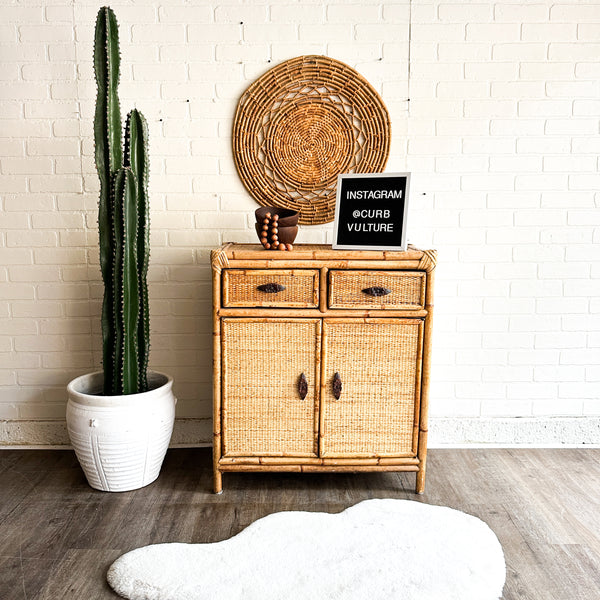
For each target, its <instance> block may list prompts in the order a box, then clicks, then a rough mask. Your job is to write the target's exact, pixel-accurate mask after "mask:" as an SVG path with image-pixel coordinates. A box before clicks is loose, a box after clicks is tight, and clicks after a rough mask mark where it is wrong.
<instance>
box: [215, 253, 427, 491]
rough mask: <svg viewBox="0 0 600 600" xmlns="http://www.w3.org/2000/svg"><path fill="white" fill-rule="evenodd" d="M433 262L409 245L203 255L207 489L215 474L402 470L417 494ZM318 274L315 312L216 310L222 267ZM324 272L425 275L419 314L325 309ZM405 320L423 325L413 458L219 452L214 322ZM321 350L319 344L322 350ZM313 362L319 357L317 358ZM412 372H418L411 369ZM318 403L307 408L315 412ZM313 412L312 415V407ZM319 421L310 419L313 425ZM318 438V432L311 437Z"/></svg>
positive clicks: (421, 478)
mask: <svg viewBox="0 0 600 600" xmlns="http://www.w3.org/2000/svg"><path fill="white" fill-rule="evenodd" d="M436 263H437V253H436V251H435V250H426V251H423V250H419V249H417V248H414V247H412V246H409V247H408V249H407V250H406V251H405V252H388V251H346V250H332V249H331V246H328V245H315V244H297V245H295V246H294V250H293V251H292V252H289V253H288V252H286V253H283V252H277V251H266V250H264V249H263V248H262V246H260V245H256V244H231V243H229V244H225V245H223V246H222V247H221V248H219V249H217V250H214V251H213V252H212V253H211V267H212V285H213V289H212V299H213V311H212V314H213V487H214V491H215V493H220V492H221V491H222V473H223V472H232V471H237V472H252V471H253V472H260V471H282V472H283V471H287V472H299V473H303V472H359V471H361V472H371V471H386V472H387V471H389V472H396V471H409V472H415V473H416V488H415V491H416V492H417V493H423V492H424V489H425V473H426V462H427V434H428V413H429V384H430V378H431V333H432V326H433V322H432V319H433V306H434V304H433V286H434V271H435V267H436ZM230 268H231V269H265V270H268V269H318V270H319V271H320V276H319V282H318V289H317V292H318V296H319V297H318V302H317V307H318V308H306V309H302V308H289V307H281V308H260V307H257V308H223V306H222V271H223V270H224V269H230ZM332 269H337V270H339V269H356V270H384V271H387V270H397V271H398V270H399V271H402V270H406V271H422V272H424V273H425V277H426V281H425V306H424V308H423V309H421V310H390V309H385V308H383V309H375V310H373V309H369V310H365V309H353V308H348V309H332V308H329V307H328V302H327V297H328V286H329V282H328V273H329V271H330V270H332ZM223 317H242V318H244V317H246V318H248V317H250V318H258V319H260V318H293V319H297V318H315V317H316V318H326V319H331V318H341V319H352V318H362V319H365V320H366V319H372V318H397V317H400V318H406V319H421V320H422V321H423V328H422V330H423V335H422V336H421V339H420V345H421V347H420V348H419V355H420V356H421V357H422V358H421V363H420V375H419V373H418V372H417V374H416V377H417V378H418V379H420V397H419V394H417V397H418V398H417V402H416V406H415V427H414V433H413V435H414V436H415V438H416V439H417V444H416V447H417V455H416V457H415V456H414V455H413V456H393V457H375V458H364V457H359V456H357V457H348V458H335V459H334V458H322V457H317V458H312V457H293V456H281V457H279V456H271V457H261V456H258V457H252V456H244V457H231V458H225V457H223V454H222V423H221V418H222V397H221V394H222V384H223V382H222V379H221V371H222V370H221V364H222V356H221V318H223ZM322 347H323V344H322ZM320 360H321V361H323V360H324V357H323V356H322V355H321V357H320ZM417 371H418V369H417ZM320 403H321V398H318V399H317V401H316V402H315V406H316V407H318V408H319V410H320ZM315 410H316V409H315ZM317 418H318V419H319V420H320V418H321V416H320V414H319V415H317V414H315V419H317ZM317 433H318V435H320V428H319V431H318V432H317Z"/></svg>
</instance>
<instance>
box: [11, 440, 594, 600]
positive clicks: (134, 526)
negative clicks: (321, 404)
mask: <svg viewBox="0 0 600 600" xmlns="http://www.w3.org/2000/svg"><path fill="white" fill-rule="evenodd" d="M414 477H415V476H414V474H406V473H404V474H396V473H381V474H379V473H370V474H315V475H297V474H285V473H283V474H265V473H262V474H250V473H243V474H242V473H240V474H225V475H224V477H223V483H224V493H223V494H222V495H220V496H217V495H214V494H212V493H211V483H212V481H211V460H210V451H209V450H208V449H202V448H200V449H198V448H197V449H177V450H170V451H169V453H168V455H167V459H166V461H165V464H164V466H163V470H162V473H161V476H160V478H159V479H158V480H157V481H156V482H155V483H153V484H152V485H150V486H148V487H147V488H144V489H142V490H137V491H135V492H124V493H119V494H109V493H103V492H97V491H95V490H92V489H91V488H89V487H88V486H87V484H86V482H85V479H84V477H83V474H82V472H81V470H80V469H79V466H78V464H77V461H76V459H75V456H74V454H73V452H71V451H68V450H2V451H0V599H1V600H50V599H52V600H56V599H77V600H105V599H106V600H108V599H114V598H118V596H116V595H115V594H114V593H113V592H112V591H111V590H110V588H109V587H108V586H107V584H106V583H105V574H106V569H107V568H108V566H109V565H110V564H111V562H112V561H113V560H115V559H116V558H117V557H118V556H120V555H121V554H122V553H123V552H127V551H129V550H131V549H133V548H137V547H139V546H143V545H146V544H152V543H161V542H175V541H178V542H213V541H218V540H222V539H225V538H228V537H230V536H232V535H234V534H236V533H238V532H239V531H241V530H242V529H243V528H244V527H246V526H247V525H249V524H250V523H252V522H253V521H255V520H256V519H258V518H260V517H262V516H265V515H267V514H270V513H272V512H276V511H281V510H311V511H328V512H339V511H340V510H343V509H345V508H347V507H348V506H351V505H353V504H355V503H356V502H359V501H361V500H365V499H368V498H407V499H410V500H415V501H417V502H427V503H429V504H440V505H445V506H450V507H452V508H456V509H459V510H462V511H465V512H468V513H470V514H473V515H475V516H478V517H480V518H481V519H483V520H484V521H486V522H487V523H488V524H489V526H490V527H491V528H492V529H493V530H494V531H495V533H496V535H497V536H498V538H499V539H500V541H501V543H502V546H503V548H504V552H505V556H506V562H507V581H506V586H505V590H504V596H503V598H504V600H517V599H518V600H598V599H599V598H600V449H581V450H580V449H551V450H550V449H544V450H533V449H517V450H513V449H472V450H454V449H453V450H430V452H429V465H428V473H427V486H426V493H425V494H424V495H423V496H415V495H414V494H413V489H414ZM290 600H293V594H292V595H290ZM391 600H392V599H391ZM440 600H444V599H440Z"/></svg>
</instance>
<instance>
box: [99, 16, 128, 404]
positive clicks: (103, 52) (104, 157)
mask: <svg viewBox="0 0 600 600" xmlns="http://www.w3.org/2000/svg"><path fill="white" fill-rule="evenodd" d="M119 65H120V58H119V33H118V27H117V19H116V17H115V14H114V12H113V11H112V10H111V9H110V8H108V7H104V8H101V9H100V10H99V12H98V18H97V19H96V32H95V39H94V71H95V75H96V85H97V97H96V113H95V116H94V141H95V158H96V170H97V172H98V177H99V179H100V199H99V203H98V229H99V234H100V268H101V271H102V279H103V281H104V286H105V288H104V301H103V303H102V355H103V367H104V372H105V390H104V392H105V394H108V393H110V382H111V381H112V379H113V378H112V369H111V362H112V361H111V355H112V338H113V332H112V327H111V322H112V321H111V316H110V312H111V310H112V309H111V307H112V304H113V293H112V274H111V271H112V254H113V252H112V248H111V234H110V231H111V229H112V207H111V195H112V185H113V179H114V174H115V173H116V171H117V170H118V169H119V168H120V167H121V166H122V150H121V111H120V107H119V98H118V95H117V86H118V84H119Z"/></svg>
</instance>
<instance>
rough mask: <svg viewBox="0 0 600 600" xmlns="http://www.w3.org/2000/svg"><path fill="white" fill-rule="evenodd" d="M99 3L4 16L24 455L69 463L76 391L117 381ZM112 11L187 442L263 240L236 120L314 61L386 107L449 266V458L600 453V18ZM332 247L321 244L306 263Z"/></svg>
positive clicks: (18, 405) (0, 111) (0, 304)
mask: <svg viewBox="0 0 600 600" xmlns="http://www.w3.org/2000/svg"><path fill="white" fill-rule="evenodd" d="M101 5H102V3H101V2H95V1H89V0H77V1H76V2H73V1H72V0H45V1H44V2H42V0H20V1H18V2H17V1H12V2H4V3H3V5H2V7H1V8H0V17H1V18H0V56H1V58H2V60H1V63H0V80H2V86H1V87H0V208H1V213H0V443H3V444H19V443H26V444H63V443H65V441H66V437H65V431H64V423H63V418H64V411H65V391H64V388H65V385H66V383H67V382H68V381H69V380H70V379H71V378H73V377H74V376H76V375H78V374H81V373H84V372H88V371H90V370H95V369H98V368H100V331H99V313H100V302H101V294H102V286H101V285H100V274H99V267H98V252H97V248H96V243H97V231H96V204H97V191H98V182H97V178H96V174H95V169H94V164H93V138H92V120H93V112H94V97H95V85H94V81H93V69H92V39H93V29H94V20H95V15H96V12H97V9H98V7H99V6H101ZM111 6H112V7H113V8H114V9H115V11H116V14H117V17H118V19H119V23H120V32H121V53H122V61H123V62H122V78H121V87H120V90H121V101H122V109H123V113H125V112H126V111H127V110H129V108H131V107H134V106H135V107H137V108H139V109H141V110H142V111H143V112H144V113H145V115H146V117H147V119H148V121H149V125H150V135H151V180H150V188H151V201H152V257H151V272H150V279H151V285H150V296H151V301H152V305H151V318H152V348H153V349H152V353H151V366H152V367H153V368H155V369H158V370H164V371H168V372H170V373H171V374H173V376H174V378H175V381H176V393H177V395H178V397H179V403H178V407H177V411H178V413H177V414H178V418H179V420H178V425H177V430H176V439H175V441H176V442H180V443H190V442H198V441H199V442H208V441H210V429H211V426H210V397H211V391H210V375H211V355H210V345H211V334H210V279H209V269H208V264H207V263H208V254H209V251H210V249H211V248H213V247H215V246H216V245H218V244H220V243H222V242H223V241H248V242H252V241H254V232H253V225H252V211H253V210H254V208H255V206H256V205H255V203H254V201H253V200H251V199H250V198H249V197H248V195H247V193H246V192H245V190H244V188H243V186H242V184H241V183H240V181H239V179H238V176H237V174H236V172H235V167H234V164H233V161H232V156H231V127H232V117H233V113H234V110H235V106H236V102H237V99H238V98H239V96H240V95H241V94H242V93H243V91H244V90H245V88H246V87H247V86H248V85H249V84H250V83H251V82H252V81H253V80H254V79H255V78H256V77H258V76H260V75H261V74H262V73H264V72H265V71H266V70H267V69H268V68H269V67H270V66H273V65H275V64H277V63H279V62H280V61H282V60H285V59H287V58H292V57H294V56H298V55H301V54H311V53H315V54H327V55H329V56H332V57H334V58H337V59H339V60H342V61H344V62H346V63H348V64H349V65H351V66H352V67H354V68H356V69H357V70H358V71H359V72H361V73H362V74H363V75H364V76H365V77H367V79H369V80H370V81H371V82H372V84H373V85H374V86H375V88H376V89H377V90H378V91H379V92H380V94H381V95H382V97H383V99H384V101H385V103H386V105H387V107H388V110H389V112H390V116H391V119H392V126H393V141H392V147H391V155H390V160H389V163H388V168H387V170H388V171H394V170H398V171H404V170H409V171H411V172H412V173H413V180H412V194H411V207H410V214H409V234H408V237H409V240H410V241H411V242H413V243H415V244H417V245H421V246H423V247H425V246H426V247H436V248H438V250H439V252H440V262H439V266H438V274H437V298H436V324H435V348H434V371H433V388H432V394H431V419H432V427H431V429H432V439H433V441H434V443H444V442H452V443H466V442H493V443H511V442H517V443H551V444H554V443H594V442H595V443H600V399H599V397H598V396H599V393H598V392H599V387H600V386H599V384H598V372H599V371H600V369H599V367H598V363H599V358H600V350H599V349H598V346H599V342H600V335H599V333H598V332H599V330H600V319H599V317H598V313H599V312H600V302H599V300H598V295H599V294H598V292H600V284H599V281H598V279H599V278H600V260H599V258H600V253H599V252H598V242H599V241H600V232H599V231H598V225H599V224H600V220H599V219H600V217H599V215H600V211H599V209H598V203H599V200H600V195H599V193H598V190H599V189H600V176H599V172H598V166H599V165H598V162H599V161H598V155H599V153H600V136H599V120H598V118H599V114H600V100H599V98H600V94H599V92H600V89H599V81H600V67H599V62H598V56H599V55H600V3H598V2H593V1H591V2H590V1H587V0H572V1H570V2H568V1H561V0H552V1H550V0H531V1H526V2H522V1H521V2H516V0H513V1H512V2H509V1H499V2H494V1H491V0H490V1H488V2H486V1H484V0H481V1H479V2H477V1H474V2H471V1H469V2H467V1H462V2H460V1H448V0H446V1H442V2H426V1H424V0H413V1H412V4H411V3H409V1H408V0H397V1H387V0H377V1H372V0H360V1H358V0H357V1H344V2H342V1H341V0H340V1H338V2H335V1H324V2H323V1H320V0H319V1H316V0H315V1H308V0H305V1H302V2H292V1H290V2H280V1H272V2H266V3H263V2H241V1H235V0H229V1H228V0H220V1H213V2H204V1H201V0H190V1H188V2H185V3H183V2H180V1H177V0H164V1H160V2H159V1H157V2H145V1H142V0H129V1H126V2H125V1H117V2H111ZM409 59H410V68H409ZM409 99H410V100H409ZM331 232H332V226H331V225H326V226H319V227H310V228H309V227H305V228H303V229H302V230H301V232H300V235H299V238H298V241H303V242H330V241H331Z"/></svg>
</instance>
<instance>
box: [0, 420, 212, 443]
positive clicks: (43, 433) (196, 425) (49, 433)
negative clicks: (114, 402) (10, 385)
mask: <svg viewBox="0 0 600 600" xmlns="http://www.w3.org/2000/svg"><path fill="white" fill-rule="evenodd" d="M211 444H212V419H176V421H175V427H174V428H173V436H172V437H171V443H170V444H169V446H170V447H171V448H191V447H194V446H209V445H211ZM70 447H71V442H70V441H69V435H68V434H67V424H66V423H65V421H25V420H21V421H0V448H70Z"/></svg>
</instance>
